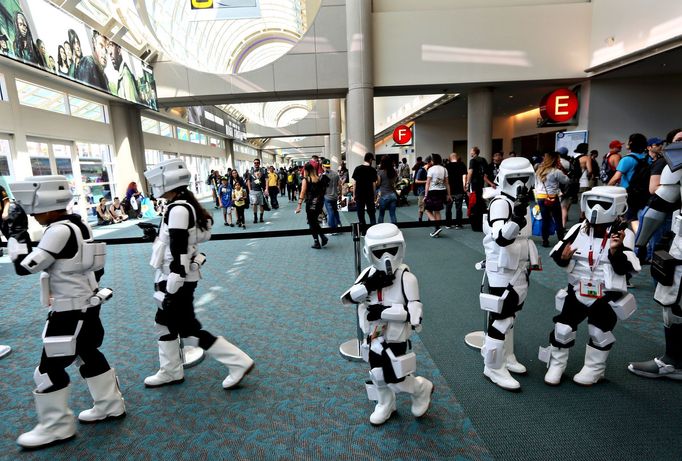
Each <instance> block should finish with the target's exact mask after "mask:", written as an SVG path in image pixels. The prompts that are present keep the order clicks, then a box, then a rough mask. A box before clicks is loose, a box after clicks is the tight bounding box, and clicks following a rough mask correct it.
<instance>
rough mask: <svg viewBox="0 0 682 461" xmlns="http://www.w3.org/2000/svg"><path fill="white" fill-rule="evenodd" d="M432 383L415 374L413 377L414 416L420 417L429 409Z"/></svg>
mask: <svg viewBox="0 0 682 461" xmlns="http://www.w3.org/2000/svg"><path fill="white" fill-rule="evenodd" d="M433 389H434V387H433V383H432V382H431V381H429V380H428V379H426V378H422V377H421V376H417V377H415V378H414V394H412V414H413V415H414V416H415V417H416V418H421V417H422V416H424V415H425V414H426V412H427V411H429V406H431V394H433Z"/></svg>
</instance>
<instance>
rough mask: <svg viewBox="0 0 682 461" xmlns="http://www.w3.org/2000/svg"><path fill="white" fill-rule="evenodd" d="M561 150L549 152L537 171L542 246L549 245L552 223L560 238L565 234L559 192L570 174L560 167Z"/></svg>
mask: <svg viewBox="0 0 682 461" xmlns="http://www.w3.org/2000/svg"><path fill="white" fill-rule="evenodd" d="M560 161H561V159H560V158H559V152H547V153H546V154H545V157H544V159H543V161H542V163H541V164H540V166H539V167H538V169H537V171H536V172H535V175H536V177H535V200H536V201H537V203H538V206H539V207H540V215H541V216H542V246H543V247H545V248H548V247H549V235H550V229H551V227H552V223H554V227H555V229H556V234H557V237H558V238H559V240H561V239H562V238H563V236H564V226H563V219H562V216H561V204H560V203H559V194H560V193H561V186H562V185H566V184H568V182H569V179H568V176H566V175H565V174H564V172H563V171H561V169H559V162H560Z"/></svg>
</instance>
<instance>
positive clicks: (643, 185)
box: [609, 133, 651, 233]
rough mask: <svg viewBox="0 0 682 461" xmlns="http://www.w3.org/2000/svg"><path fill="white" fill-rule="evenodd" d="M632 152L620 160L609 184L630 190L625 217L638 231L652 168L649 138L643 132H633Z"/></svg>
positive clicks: (630, 144)
mask: <svg viewBox="0 0 682 461" xmlns="http://www.w3.org/2000/svg"><path fill="white" fill-rule="evenodd" d="M627 146H628V150H629V151H630V153H629V154H628V155H626V156H625V157H623V158H622V159H621V160H620V162H618V168H617V169H616V173H615V174H614V175H613V177H612V178H611V180H610V181H609V186H618V185H620V186H621V187H623V188H625V190H627V192H628V211H627V213H626V214H625V218H626V219H627V221H628V222H630V224H631V225H632V230H633V231H634V232H635V233H637V229H638V228H639V222H638V219H637V214H638V213H639V210H641V209H642V208H644V206H646V203H647V202H648V201H649V196H650V194H649V179H650V177H651V168H650V165H649V160H650V158H649V156H648V155H647V139H646V137H645V136H644V135H643V134H641V133H633V134H631V135H630V138H629V139H628V144H627Z"/></svg>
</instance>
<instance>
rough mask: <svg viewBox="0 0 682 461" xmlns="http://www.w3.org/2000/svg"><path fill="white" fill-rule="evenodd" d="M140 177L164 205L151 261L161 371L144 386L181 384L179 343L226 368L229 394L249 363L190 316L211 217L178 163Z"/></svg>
mask: <svg viewBox="0 0 682 461" xmlns="http://www.w3.org/2000/svg"><path fill="white" fill-rule="evenodd" d="M144 175H145V178H147V181H148V182H149V184H150V186H151V188H152V192H153V193H154V195H155V196H156V197H160V198H164V199H166V200H167V201H168V205H167V206H166V211H165V213H164V215H163V218H162V220H161V225H160V228H159V236H158V237H157V239H156V241H155V242H154V246H153V249H152V258H151V262H150V264H151V265H152V267H154V268H155V269H156V276H155V281H156V283H155V290H156V294H155V295H154V298H155V299H156V300H157V302H159V301H160V306H159V308H158V309H157V311H156V317H155V319H154V321H155V322H156V327H157V332H159V334H160V336H159V340H158V347H159V363H160V367H159V371H158V372H156V374H154V375H152V376H148V377H147V378H145V380H144V384H145V386H146V387H149V388H156V387H161V386H166V385H169V384H179V383H182V382H183V381H184V380H185V375H184V371H183V366H182V357H181V354H180V341H179V339H180V338H181V339H182V340H183V341H184V343H186V344H189V345H193V346H199V347H200V348H202V349H203V350H205V351H206V353H207V354H208V355H209V356H211V357H213V358H214V359H215V360H217V361H218V362H220V363H222V364H223V365H225V366H226V367H227V368H228V370H229V374H228V376H227V377H226V378H225V379H224V380H223V383H222V385H223V388H224V389H232V388H234V387H235V386H237V385H238V384H239V383H240V382H241V381H242V379H243V378H244V376H246V375H247V374H248V373H250V372H251V370H253V367H254V361H253V359H251V357H249V356H248V355H247V354H246V353H245V352H244V351H242V350H241V349H239V348H238V347H237V346H235V345H234V344H231V343H230V342H228V341H227V340H226V339H225V338H223V337H222V336H218V337H216V336H214V335H212V334H211V333H209V332H208V331H206V330H204V329H203V328H202V326H201V323H200V322H199V320H198V319H197V318H196V316H195V313H194V292H195V290H196V288H197V282H198V281H199V280H200V279H201V273H200V269H201V266H202V265H203V264H204V262H205V261H206V256H205V255H204V254H203V253H199V247H198V246H199V244H200V243H203V242H206V241H208V240H209V239H210V238H211V226H212V222H213V219H212V218H211V214H210V213H209V212H208V211H206V210H205V209H204V208H203V207H202V206H201V205H200V204H199V202H198V201H197V199H196V197H194V194H193V193H192V192H191V191H190V190H189V189H188V186H189V182H190V177H191V175H190V173H189V172H188V170H187V166H186V165H185V163H184V162H183V161H182V160H180V159H171V160H166V161H164V162H161V163H159V164H158V165H156V166H154V167H152V168H151V169H149V170H147V171H145V173H144Z"/></svg>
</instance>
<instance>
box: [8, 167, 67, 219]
mask: <svg viewBox="0 0 682 461" xmlns="http://www.w3.org/2000/svg"><path fill="white" fill-rule="evenodd" d="M9 187H10V189H11V190H12V195H14V200H16V202H17V203H18V204H19V205H21V207H22V208H23V209H24V211H25V212H26V214H39V213H46V212H48V211H55V210H66V209H67V207H68V206H69V203H70V202H71V199H72V198H73V194H72V193H71V186H70V185H69V181H68V180H67V179H66V178H65V177H64V176H29V177H27V178H26V179H24V180H23V181H18V182H15V183H12V184H10V186H9Z"/></svg>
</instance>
